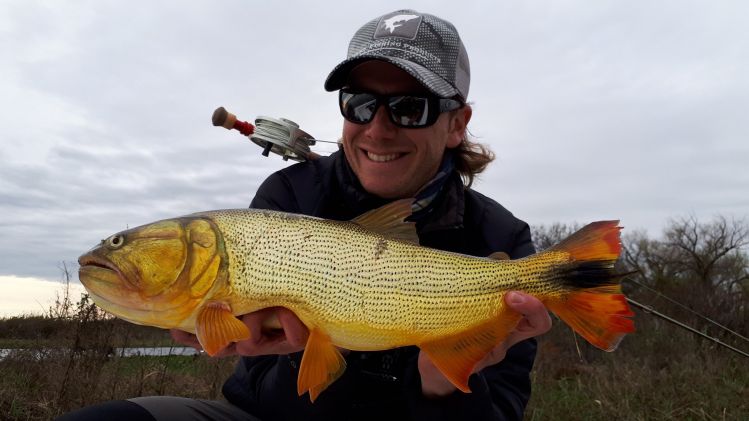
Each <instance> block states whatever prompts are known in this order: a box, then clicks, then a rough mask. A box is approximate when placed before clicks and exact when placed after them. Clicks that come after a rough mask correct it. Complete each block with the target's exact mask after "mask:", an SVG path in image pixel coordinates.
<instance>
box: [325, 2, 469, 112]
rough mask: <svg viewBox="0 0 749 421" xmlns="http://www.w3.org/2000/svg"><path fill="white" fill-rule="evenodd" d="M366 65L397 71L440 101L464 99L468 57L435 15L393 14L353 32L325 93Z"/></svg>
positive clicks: (445, 23) (455, 36)
mask: <svg viewBox="0 0 749 421" xmlns="http://www.w3.org/2000/svg"><path fill="white" fill-rule="evenodd" d="M367 60H382V61H386V62H388V63H391V64H394V65H396V66H398V67H400V68H401V69H403V70H405V71H406V72H408V73H409V74H410V75H411V76H413V77H414V78H416V79H417V80H418V81H419V82H421V84H422V85H424V86H425V87H426V88H427V89H429V90H430V91H432V92H433V93H435V94H436V95H438V96H440V97H442V98H451V97H454V96H455V95H459V96H460V97H461V98H462V99H463V100H465V99H467V98H468V86H469V85H470V81H471V69H470V66H469V64H468V54H466V49H465V47H463V42H461V40H460V36H458V31H457V30H456V29H455V27H454V26H453V24H451V23H450V22H448V21H446V20H443V19H440V18H438V17H436V16H432V15H429V14H426V13H419V12H416V11H414V10H398V11H395V12H392V13H388V14H386V15H383V16H381V17H379V18H376V19H373V20H371V21H370V22H368V23H367V24H365V25H364V26H362V27H361V28H360V29H359V30H358V31H356V34H354V37H353V38H352V39H351V42H350V43H349V47H348V56H347V58H346V60H344V61H343V62H341V64H339V65H338V66H336V67H335V69H333V71H332V72H330V74H329V75H328V78H327V80H326V81H325V89H326V90H328V91H335V90H337V89H340V88H342V87H343V86H344V85H345V84H346V81H347V78H348V74H349V72H350V71H351V70H352V69H353V68H354V67H356V66H357V65H358V64H359V63H362V62H364V61H367Z"/></svg>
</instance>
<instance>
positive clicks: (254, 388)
mask: <svg viewBox="0 0 749 421" xmlns="http://www.w3.org/2000/svg"><path fill="white" fill-rule="evenodd" d="M469 82H470V70H469V64H468V57H467V55H466V52H465V49H464V47H463V44H462V42H461V40H460V38H459V36H458V33H457V31H456V30H455V28H454V27H453V25H452V24H450V23H449V22H447V21H444V20H442V19H440V18H437V17H435V16H432V15H429V14H424V13H418V12H416V11H413V10H401V11H397V12H393V13H389V14H386V15H384V16H382V17H379V18H377V19H374V20H372V21H370V22H369V23H367V24H365V25H364V26H363V27H362V28H361V29H359V31H358V32H357V33H356V34H355V35H354V38H353V39H352V41H351V43H350V46H349V51H348V58H347V59H346V60H345V61H343V62H342V63H341V64H339V65H338V66H337V67H336V68H335V69H334V70H333V71H332V72H331V73H330V75H329V76H328V78H327V80H326V82H325V88H326V89H327V90H328V91H335V90H339V105H340V109H341V113H342V115H343V117H344V124H343V135H342V148H341V150H340V151H338V152H336V153H334V154H332V155H331V156H330V157H324V158H320V159H317V160H314V161H310V162H306V163H301V164H297V165H294V166H291V167H289V168H287V169H285V170H282V171H279V172H277V173H275V174H273V175H271V176H270V177H269V178H268V179H267V180H266V181H265V182H264V183H263V184H262V185H261V187H260V188H259V190H258V192H257V195H256V196H255V198H254V199H253V201H252V204H251V207H255V208H265V209H274V210H281V211H286V212H293V213H302V214H307V215H313V216H319V217H323V218H329V219H337V220H349V219H352V218H354V217H356V216H358V215H360V214H362V213H364V212H366V211H368V210H371V209H374V208H377V207H379V206H382V205H384V204H386V203H388V202H390V201H392V200H394V199H400V198H412V197H413V198H415V201H414V205H413V208H414V214H413V215H412V216H411V220H413V221H415V222H416V227H417V231H418V234H419V239H420V243H421V244H422V245H424V246H429V247H434V248H439V249H443V250H449V251H454V252H459V253H465V254H471V255H477V256H487V255H489V254H491V253H493V252H497V251H502V252H505V253H507V254H509V255H510V257H511V258H520V257H524V256H526V255H529V254H531V253H533V251H534V250H533V245H532V243H531V238H530V232H529V228H528V225H527V224H525V223H524V222H522V221H520V220H518V219H516V218H515V217H513V216H512V214H511V213H509V212H508V211H507V210H505V209H504V208H503V207H501V206H500V205H499V204H497V203H496V202H494V201H492V200H491V199H488V198H486V197H485V196H483V195H481V194H479V193H477V192H475V191H473V190H471V189H469V188H468V187H465V186H464V182H465V184H467V185H470V183H471V182H472V180H473V177H474V176H475V175H476V174H477V173H479V172H480V171H482V170H483V169H484V167H485V166H486V165H487V164H488V163H489V162H490V161H491V159H492V157H491V154H490V153H489V152H488V151H487V150H486V149H485V148H483V147H482V146H480V145H477V144H474V143H472V142H470V141H469V140H468V139H467V137H466V125H467V124H468V122H469V121H470V119H471V113H472V110H471V107H470V105H468V104H466V100H467V97H468V88H469ZM506 300H507V304H508V305H509V306H510V307H511V308H513V309H515V310H516V311H518V312H520V313H522V314H524V315H525V318H524V319H523V320H522V321H521V323H520V324H519V326H518V327H517V328H516V330H515V331H514V332H512V333H511V335H510V336H509V337H508V338H507V340H506V341H505V342H503V343H501V344H498V345H497V347H496V348H495V349H494V350H493V351H492V352H491V353H490V354H489V355H487V356H486V358H485V359H484V360H483V361H481V362H480V363H479V364H478V366H477V367H476V369H475V372H474V374H473V375H472V376H471V377H470V379H469V386H470V388H471V390H472V393H470V394H466V393H462V392H460V391H457V390H456V389H455V387H454V386H453V385H452V384H451V383H450V382H449V381H448V380H447V379H446V378H445V377H444V376H442V374H441V373H440V372H439V371H438V370H437V369H436V368H435V367H434V365H433V364H432V363H431V361H430V360H429V358H428V357H427V356H426V355H425V354H423V353H421V352H419V350H418V348H416V347H408V348H400V349H394V350H388V351H381V352H355V351H351V352H348V351H345V350H344V354H345V358H346V360H347V369H346V371H345V372H344V374H343V375H342V376H341V378H339V379H338V380H337V381H336V382H334V383H333V384H332V385H331V386H330V387H328V389H326V390H325V392H324V393H322V394H321V395H320V397H319V398H318V399H317V400H316V401H315V402H314V403H311V402H310V400H309V398H308V397H307V396H302V397H299V396H297V393H296V379H297V374H298V368H299V365H300V359H301V352H300V351H302V350H303V347H304V344H305V342H306V338H307V335H308V331H307V329H306V327H305V326H304V325H303V324H302V323H301V321H300V320H299V319H298V318H297V317H296V316H295V315H294V314H293V313H291V312H290V311H289V310H286V309H282V308H270V309H265V310H261V311H258V312H256V313H252V314H247V315H244V316H242V320H243V321H244V323H245V324H246V325H247V326H248V328H249V329H250V332H251V335H252V339H249V340H246V341H243V342H239V343H236V344H233V345H231V346H230V347H228V348H227V349H225V350H224V351H222V353H221V355H235V354H238V355H242V356H243V358H242V359H241V361H240V362H239V364H238V365H237V369H236V372H235V374H234V375H233V376H232V377H231V378H230V379H229V380H228V381H227V382H226V384H225V385H224V389H223V391H224V395H225V397H226V399H227V400H228V401H229V402H230V405H227V404H225V403H218V402H204V401H194V400H189V399H182V398H168V397H152V398H136V399H133V400H131V401H125V402H123V401H120V403H118V404H117V405H120V408H121V410H123V411H124V410H125V409H127V410H128V411H135V412H139V413H143V414H148V416H150V417H151V419H170V417H173V418H180V419H257V418H259V419H261V420H273V419H289V420H291V419H294V420H296V419H299V420H302V419H303V420H312V419H321V420H323V419H324V420H330V419H346V420H358V419H386V417H389V418H390V419H414V420H422V419H423V420H437V419H446V420H447V419H449V420H457V419H470V420H481V419H493V420H505V419H521V418H522V416H523V410H524V408H525V405H526V403H527V401H528V398H529V395H530V379H529V372H530V369H531V367H532V364H533V359H534V357H535V348H536V345H535V341H534V340H532V339H529V338H532V337H533V336H536V335H538V334H540V333H543V332H545V331H546V330H548V329H549V327H550V324H551V321H550V319H549V316H548V313H547V312H546V310H545V308H544V307H543V305H542V304H541V303H540V302H539V301H538V300H536V299H535V298H533V297H530V296H527V295H524V294H520V293H509V294H507V298H506ZM271 317H277V318H278V320H279V321H280V323H281V325H282V326H283V331H275V332H267V331H264V330H263V329H262V328H261V325H262V323H263V321H264V320H266V319H268V318H271ZM172 335H173V337H174V338H175V340H177V341H178V342H181V343H183V344H187V345H192V346H195V347H199V346H200V345H199V343H198V342H197V340H196V339H195V337H194V336H193V335H190V334H187V333H185V332H181V331H173V332H172ZM143 408H145V411H144V410H143ZM242 411H245V412H242ZM135 412H132V413H133V414H134V413H135ZM121 413H124V412H121ZM248 414H251V415H252V416H250V415H248ZM130 416H133V415H130ZM254 417H257V418H254ZM147 418H148V417H147V416H145V418H142V419H147Z"/></svg>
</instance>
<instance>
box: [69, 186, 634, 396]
mask: <svg viewBox="0 0 749 421" xmlns="http://www.w3.org/2000/svg"><path fill="white" fill-rule="evenodd" d="M410 204H411V200H401V201H396V202H393V203H391V204H389V205H387V206H384V207H383V208H380V209H376V210H374V211H371V212H368V213H366V214H364V215H362V216H360V217H359V218H356V219H354V220H353V221H351V222H339V221H331V220H326V219H320V218H314V217H308V216H302V215H295V214H288V213H282V212H274V211H266V210H254V209H242V210H227V211H211V212H203V213H197V214H193V215H189V216H185V217H181V218H176V219H169V220H164V221H159V222H155V223H152V224H148V225H144V226H142V227H138V228H133V229H130V230H127V231H123V232H121V233H118V234H115V235H113V236H111V237H109V238H108V239H106V240H103V241H102V243H101V244H100V245H98V246H96V247H95V248H94V249H92V250H91V251H89V252H88V253H86V254H84V255H83V256H81V257H80V259H79V262H80V265H81V268H80V272H79V275H80V279H81V282H82V283H83V285H84V286H85V287H86V288H87V289H88V291H89V292H90V294H91V296H92V298H93V299H94V301H95V302H96V303H97V304H98V305H99V306H100V307H102V308H104V309H105V310H107V311H109V312H111V313H113V314H114V315H116V316H118V317H120V318H123V319H125V320H128V321H131V322H134V323H138V324H146V325H152V326H158V327H162V328H179V329H183V330H186V331H189V332H194V333H196V334H197V336H198V339H199V340H200V342H201V344H202V345H203V347H204V349H205V350H206V352H208V353H209V354H211V355H213V354H215V353H216V352H218V351H219V350H221V349H222V348H223V347H225V346H226V345H228V344H229V343H231V342H234V341H239V340H243V339H247V338H249V331H248V330H247V328H246V326H245V325H244V324H243V323H242V322H241V321H240V320H239V319H237V318H236V317H235V316H236V315H240V314H246V313H249V312H253V311H256V310H260V309H263V308H267V307H275V306H280V307H286V308H288V309H290V310H291V311H293V312H294V313H295V314H296V315H297V316H298V317H299V319H300V320H301V321H302V322H303V323H304V324H305V325H306V326H307V327H308V328H309V330H310V336H309V339H308V342H307V346H306V347H305V352H304V356H303V358H302V365H301V367H300V373H299V378H298V389H299V390H298V391H299V394H300V395H301V394H303V393H304V392H306V391H309V392H310V398H311V399H312V400H314V399H315V398H316V397H317V396H318V395H319V393H320V392H322V391H323V390H324V389H325V388H326V387H327V386H328V385H330V384H331V383H332V382H333V381H335V380H336V379H337V378H338V376H340V375H341V373H343V370H344V369H345V360H344V359H343V357H342V356H341V354H340V353H339V351H338V349H337V348H336V346H338V347H341V348H345V349H351V350H359V351H372V350H383V349H390V348H395V347H401V346H407V345H417V346H419V347H420V348H421V350H422V351H423V352H426V353H427V354H428V355H429V357H430V358H431V360H432V361H433V362H434V364H435V365H436V366H437V367H438V368H439V369H440V370H441V371H442V372H443V374H445V376H446V377H447V378H448V379H450V381H451V382H452V383H453V384H455V386H456V387H458V388H459V389H461V390H463V391H465V392H468V391H469V389H468V386H467V381H468V376H469V375H470V373H471V372H472V370H473V368H474V366H475V365H476V363H477V362H478V361H479V360H481V359H482V358H483V357H484V356H485V355H486V354H487V353H488V352H489V351H490V350H491V349H493V348H494V347H495V346H497V345H498V344H499V343H500V342H501V341H502V340H503V339H504V338H505V337H506V336H507V334H508V333H509V332H510V331H511V330H512V329H513V328H514V327H515V325H516V324H517V322H518V321H519V320H520V318H521V315H519V314H517V313H515V312H514V311H512V310H510V309H509V308H507V307H506V306H505V304H504V294H505V293H506V292H508V291H513V290H514V291H523V292H526V293H528V294H531V295H534V296H535V297H537V298H539V299H540V300H541V301H543V302H544V304H545V305H546V306H547V308H549V309H550V310H551V311H553V312H554V313H556V314H557V315H558V316H559V317H560V318H562V319H563V320H564V321H565V322H567V323H568V324H569V325H570V326H571V327H572V328H573V329H575V330H576V331H578V333H580V334H581V335H582V336H583V337H585V338H586V339H587V340H588V341H590V342H591V343H593V344H594V345H596V346H598V347H599V348H602V349H605V350H613V349H614V348H616V346H617V345H618V343H619V342H620V341H621V339H622V337H623V336H624V334H626V333H629V332H632V331H633V330H634V325H633V322H632V320H631V319H630V317H631V316H632V315H633V314H632V312H631V311H630V309H629V307H628V306H627V303H626V300H625V299H624V296H623V295H622V294H621V290H620V287H619V284H618V279H619V278H618V276H617V275H616V274H615V273H614V271H613V266H614V263H615V261H616V259H617V258H618V255H619V252H620V248H621V246H620V243H619V230H620V228H619V227H618V226H617V224H618V221H605V222H598V223H594V224H590V225H588V226H587V227H585V228H583V229H582V230H580V231H578V232H577V233H576V234H573V235H572V236H571V237H570V238H568V239H567V240H565V241H563V242H562V243H560V244H559V245H557V246H555V247H553V248H551V249H549V250H547V251H545V252H543V253H539V254H536V255H533V256H529V257H527V258H524V259H519V260H513V261H510V260H506V259H500V258H495V256H494V255H493V256H492V257H473V256H467V255H462V254H456V253H450V252H445V251H440V250H435V249H430V248H426V247H421V246H419V245H417V244H415V242H416V241H417V239H416V236H415V230H414V227H413V224H410V223H405V222H403V220H404V218H406V217H407V216H408V215H410V212H411V211H410V209H411V206H410Z"/></svg>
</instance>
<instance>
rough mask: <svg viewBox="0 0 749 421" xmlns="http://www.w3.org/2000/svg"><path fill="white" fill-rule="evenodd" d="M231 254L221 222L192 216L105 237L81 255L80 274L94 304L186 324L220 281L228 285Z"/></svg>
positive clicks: (127, 315)
mask: <svg viewBox="0 0 749 421" xmlns="http://www.w3.org/2000/svg"><path fill="white" fill-rule="evenodd" d="M225 256H226V253H225V252H224V247H223V241H222V238H221V234H220V231H219V230H218V228H217V227H216V226H215V224H214V223H213V222H212V221H211V220H210V219H207V218H204V217H198V216H195V217H192V216H188V217H183V218H176V219H168V220H163V221H158V222H154V223H151V224H147V225H143V226H140V227H137V228H132V229H129V230H126V231H122V232H118V233H116V234H114V235H112V236H110V237H108V238H106V239H104V240H102V241H101V243H100V244H98V245H97V246H95V247H94V248H92V249H91V250H89V251H88V252H87V253H85V254H83V255H82V256H81V257H80V258H79V259H78V263H79V264H80V269H79V272H78V275H79V278H80V280H81V283H82V284H83V286H84V287H85V288H86V290H87V291H88V292H89V294H90V295H91V297H92V299H93V300H94V302H95V303H96V304H97V305H98V306H99V307H101V308H103V309H104V310H106V311H108V312H110V313H112V314H114V315H115V316H117V317H120V318H122V319H125V320H128V321H131V322H134V323H138V324H145V325H150V326H158V327H164V328H172V327H184V326H185V321H186V320H188V319H190V317H191V316H194V313H195V311H196V309H197V308H198V307H199V306H200V304H201V303H202V302H204V301H205V300H206V299H208V298H210V297H209V296H211V295H214V294H215V293H216V292H217V286H219V285H218V284H220V283H223V284H226V276H227V266H228V264H227V262H226V258H225Z"/></svg>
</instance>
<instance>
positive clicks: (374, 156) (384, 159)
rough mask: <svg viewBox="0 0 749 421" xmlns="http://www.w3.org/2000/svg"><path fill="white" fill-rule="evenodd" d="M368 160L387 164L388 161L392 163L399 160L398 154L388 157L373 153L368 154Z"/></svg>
mask: <svg viewBox="0 0 749 421" xmlns="http://www.w3.org/2000/svg"><path fill="white" fill-rule="evenodd" d="M367 158H369V159H371V160H372V161H375V162H387V161H392V160H394V159H395V158H398V154H397V153H391V154H388V155H377V154H373V153H372V152H367Z"/></svg>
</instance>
